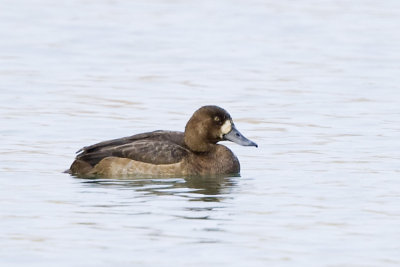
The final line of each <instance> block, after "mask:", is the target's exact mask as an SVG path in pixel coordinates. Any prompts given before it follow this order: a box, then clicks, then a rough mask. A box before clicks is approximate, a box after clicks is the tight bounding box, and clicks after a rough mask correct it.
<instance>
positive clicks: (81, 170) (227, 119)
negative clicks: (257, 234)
mask: <svg viewBox="0 0 400 267" xmlns="http://www.w3.org/2000/svg"><path fill="white" fill-rule="evenodd" d="M224 140H229V141H232V142H235V143H237V144H239V145H242V146H255V147H257V144H256V143H254V142H252V141H250V140H249V139H247V138H246V137H244V136H243V135H242V134H241V133H240V132H239V131H238V130H237V129H236V127H235V125H234V123H233V121H232V118H231V116H230V115H229V113H228V112H227V111H226V110H224V109H222V108H220V107H217V106H204V107H201V108H200V109H198V110H197V111H196V112H195V113H194V114H193V116H192V117H191V118H190V120H189V121H188V123H187V124H186V127H185V132H184V133H183V132H173V131H154V132H149V133H142V134H136V135H133V136H129V137H123V138H119V139H114V140H109V141H104V142H101V143H98V144H95V145H91V146H87V147H84V148H82V149H80V150H79V151H78V152H77V153H79V154H78V155H77V156H76V159H75V161H74V162H73V163H72V165H71V167H70V170H69V172H70V173H72V174H74V175H77V176H82V177H95V176H100V177H118V176H129V175H157V176H171V175H176V176H187V175H209V174H237V173H239V171H240V164H239V160H238V159H237V157H236V156H235V155H234V154H233V153H232V151H231V150H230V149H229V148H227V147H226V146H223V145H219V144H217V143H218V142H219V141H224Z"/></svg>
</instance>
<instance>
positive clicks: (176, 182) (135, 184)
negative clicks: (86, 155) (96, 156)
mask: <svg viewBox="0 0 400 267" xmlns="http://www.w3.org/2000/svg"><path fill="white" fill-rule="evenodd" d="M238 177H239V175H236V176H232V175H231V176H220V175H219V176H192V177H185V178H154V177H134V178H132V177H130V178H129V179H128V178H124V179H82V180H83V182H84V183H86V184H89V185H91V186H102V187H105V186H111V187H114V188H115V187H119V188H123V189H126V188H132V189H133V190H136V191H139V192H144V193H145V194H151V195H159V196H162V195H176V196H181V197H186V198H189V200H190V201H210V202H219V201H221V200H223V199H225V198H227V197H229V193H230V192H231V191H232V190H233V188H235V187H236V185H237V179H238Z"/></svg>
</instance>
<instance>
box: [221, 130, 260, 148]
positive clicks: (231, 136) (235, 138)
mask: <svg viewBox="0 0 400 267" xmlns="http://www.w3.org/2000/svg"><path fill="white" fill-rule="evenodd" d="M224 140H229V141H232V142H234V143H236V144H238V145H241V146H255V147H258V145H257V144H256V143H254V142H253V141H251V140H249V139H247V138H246V137H244V136H243V135H242V134H241V133H240V132H239V131H238V130H237V129H236V127H235V126H233V127H232V130H231V131H230V132H229V133H227V134H225V135H224Z"/></svg>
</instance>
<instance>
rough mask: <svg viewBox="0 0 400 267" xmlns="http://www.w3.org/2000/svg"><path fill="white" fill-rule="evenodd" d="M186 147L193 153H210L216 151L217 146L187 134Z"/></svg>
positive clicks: (185, 138)
mask: <svg viewBox="0 0 400 267" xmlns="http://www.w3.org/2000/svg"><path fill="white" fill-rule="evenodd" d="M184 141H185V145H186V146H187V147H188V148H189V149H190V150H191V151H193V152H199V153H204V152H210V151H212V150H213V149H215V146H216V145H215V144H210V143H208V142H207V141H206V140H204V139H202V138H201V137H200V136H193V135H190V134H187V133H186V132H185V137H184Z"/></svg>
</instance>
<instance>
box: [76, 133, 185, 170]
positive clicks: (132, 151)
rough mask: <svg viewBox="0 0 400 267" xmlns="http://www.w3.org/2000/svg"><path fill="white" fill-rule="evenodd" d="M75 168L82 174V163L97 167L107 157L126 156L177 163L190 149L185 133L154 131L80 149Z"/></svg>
mask: <svg viewBox="0 0 400 267" xmlns="http://www.w3.org/2000/svg"><path fill="white" fill-rule="evenodd" d="M78 153H79V154H78V155H77V156H76V160H75V162H74V163H75V166H74V163H73V164H72V166H71V171H72V172H74V173H81V172H82V171H80V170H79V168H81V167H80V166H81V165H84V166H85V167H86V168H89V167H94V166H95V165H96V164H98V163H99V162H100V161H101V160H102V159H105V158H107V157H115V158H126V159H131V160H135V161H138V162H143V163H149V164H156V165H160V164H174V163H178V162H180V161H181V160H182V158H184V157H185V156H186V155H187V153H188V150H187V149H186V148H185V145H184V134H183V133H182V132H175V131H154V132H149V133H142V134H137V135H133V136H128V137H123V138H119V139H113V140H109V141H104V142H101V143H97V144H94V145H91V146H87V147H84V148H82V149H81V150H79V151H78Z"/></svg>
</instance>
